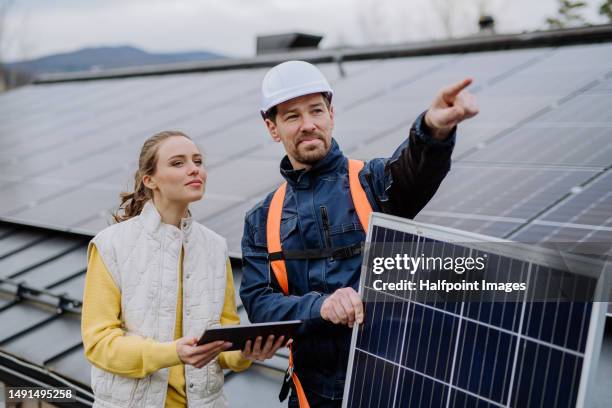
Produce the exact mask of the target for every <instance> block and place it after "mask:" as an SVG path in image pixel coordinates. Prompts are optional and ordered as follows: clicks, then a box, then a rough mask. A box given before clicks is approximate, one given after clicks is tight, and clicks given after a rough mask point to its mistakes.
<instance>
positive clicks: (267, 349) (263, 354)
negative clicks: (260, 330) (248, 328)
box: [241, 335, 291, 361]
mask: <svg viewBox="0 0 612 408" xmlns="http://www.w3.org/2000/svg"><path fill="white" fill-rule="evenodd" d="M284 340H285V336H280V337H279V338H278V339H277V340H276V342H274V336H273V335H269V336H268V340H266V344H264V346H263V347H261V341H262V339H261V336H259V337H257V338H256V339H255V344H254V345H253V347H252V348H251V340H247V342H246V344H245V345H244V350H242V351H241V353H242V357H244V358H246V359H249V360H251V361H255V360H257V361H264V360H267V359H269V358H272V356H273V355H274V353H276V350H278V349H279V348H280V347H282V345H283V341H284ZM290 341H291V340H290Z"/></svg>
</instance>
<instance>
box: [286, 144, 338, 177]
mask: <svg viewBox="0 0 612 408" xmlns="http://www.w3.org/2000/svg"><path fill="white" fill-rule="evenodd" d="M343 163H344V154H343V153H342V151H341V150H340V146H338V143H337V142H336V139H333V138H332V141H331V147H330V149H329V151H328V152H327V154H326V155H325V157H324V158H322V159H321V160H319V161H318V162H317V163H315V165H314V166H312V167H311V168H310V169H308V170H305V169H300V170H294V169H293V166H292V165H291V161H289V157H288V156H285V157H283V160H281V164H280V172H281V175H282V176H283V177H284V178H285V180H287V183H289V185H291V186H293V187H294V188H308V187H310V184H311V182H312V181H313V180H314V179H316V178H317V177H320V176H323V175H325V174H329V173H335V172H337V171H338V168H339V167H340V166H341V165H342V164H343Z"/></svg>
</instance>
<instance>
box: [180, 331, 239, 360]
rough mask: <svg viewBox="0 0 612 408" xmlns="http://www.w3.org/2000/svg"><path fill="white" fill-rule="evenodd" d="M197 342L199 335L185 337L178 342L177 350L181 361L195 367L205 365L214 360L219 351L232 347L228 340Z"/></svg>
mask: <svg viewBox="0 0 612 408" xmlns="http://www.w3.org/2000/svg"><path fill="white" fill-rule="evenodd" d="M197 344H198V339H197V337H183V338H181V339H179V340H178V341H177V342H176V351H177V352H178V355H179V358H180V359H181V361H182V362H183V363H185V364H189V365H192V366H194V367H195V368H202V367H204V366H205V365H206V364H208V363H210V362H211V361H212V360H214V359H215V357H217V356H218V355H219V353H221V352H223V351H225V350H227V349H228V348H230V347H232V343H229V342H227V341H213V342H212V343H206V344H202V345H201V346H198V345H197Z"/></svg>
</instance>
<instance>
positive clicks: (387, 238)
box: [344, 217, 603, 407]
mask: <svg viewBox="0 0 612 408" xmlns="http://www.w3.org/2000/svg"><path fill="white" fill-rule="evenodd" d="M391 218H392V219H393V221H388V222H386V223H382V225H380V224H377V218H376V217H374V218H373V219H372V225H373V226H372V227H371V232H370V234H369V240H370V242H371V243H373V245H372V246H371V247H370V248H369V252H367V257H366V260H365V261H364V269H363V272H362V282H361V293H362V296H363V299H364V307H365V314H366V321H365V323H364V325H362V326H361V327H359V328H355V329H354V332H353V345H352V351H351V353H352V357H351V362H350V363H349V376H350V381H349V382H348V383H347V388H346V390H345V402H344V404H345V405H344V406H345V407H372V406H381V407H383V406H384V407H405V406H406V407H407V406H418V407H481V406H482V407H523V406H525V407H527V406H528V407H532V406H541V407H548V406H555V407H573V406H575V404H576V402H577V399H578V398H579V397H578V394H579V387H580V384H581V377H582V376H583V375H588V373H585V372H584V371H583V367H584V366H583V363H584V362H585V359H586V358H587V356H589V355H588V354H587V353H588V350H587V348H588V342H589V336H592V335H593V334H592V332H593V328H592V327H591V323H592V322H593V321H594V320H593V310H594V309H593V308H592V306H591V304H590V303H585V302H575V301H572V302H568V301H548V302H533V301H529V300H530V299H531V298H530V296H532V294H531V292H529V291H528V292H527V295H524V294H523V295H519V298H518V299H515V298H509V297H508V295H507V294H505V293H502V294H501V295H495V296H494V297H493V299H494V300H496V302H490V301H486V300H482V301H478V300H477V298H476V299H474V298H472V299H470V301H465V302H457V301H450V300H449V301H445V300H444V296H440V295H439V294H436V293H433V294H432V295H431V296H430V295H429V294H428V295H426V296H424V297H422V298H421V297H419V298H417V297H416V295H414V293H412V292H411V291H408V290H405V291H389V290H376V289H375V288H374V287H373V281H374V280H375V279H379V275H376V274H374V273H372V270H371V268H372V263H371V262H372V259H374V258H375V257H386V256H390V254H409V255H410V256H417V257H418V256H435V255H439V256H442V257H444V256H452V257H458V256H467V255H470V254H471V255H473V256H475V255H478V254H483V252H478V251H480V250H478V249H470V248H469V245H466V244H450V243H441V245H438V246H432V245H430V244H432V243H434V242H439V241H438V240H437V239H436V240H432V239H431V238H426V237H425V236H416V235H413V234H412V233H407V232H405V231H406V229H401V227H398V228H399V229H395V228H393V227H391V226H389V225H390V224H393V223H396V224H398V225H399V224H406V223H408V221H405V220H401V219H396V218H394V217H387V219H391ZM418 228H422V227H418ZM421 234H422V233H421ZM383 243H385V245H383ZM431 248H436V250H435V251H434V250H433V249H431ZM487 255H488V256H489V258H488V264H487V265H489V266H491V267H490V268H489V267H488V268H487V269H486V270H485V272H484V275H483V278H484V279H486V280H487V281H490V280H492V281H500V282H501V281H504V279H507V278H508V277H509V276H512V275H509V273H513V274H514V275H515V276H516V277H518V278H520V279H522V280H525V281H527V282H532V281H534V279H535V278H534V277H536V276H537V277H538V279H539V281H538V285H539V286H535V285H534V284H533V282H532V285H530V286H529V287H530V288H531V287H532V286H533V288H534V289H533V291H534V292H538V291H539V290H541V289H542V287H541V285H542V282H540V281H542V279H543V280H544V282H546V284H547V285H546V286H545V287H544V289H546V290H548V291H549V293H553V292H552V290H553V285H552V284H550V282H553V281H554V282H558V281H559V279H557V280H554V279H552V278H551V277H557V278H558V276H559V274H560V271H558V270H555V269H553V267H552V266H549V265H548V264H542V265H540V264H533V263H530V262H529V261H527V260H521V259H519V258H513V257H512V256H509V255H502V254H501V253H499V254H497V253H488V254H487ZM525 259H530V258H525ZM534 259H535V258H534ZM546 262H551V261H546ZM551 265H552V264H551ZM428 273H429V274H430V275H428V279H429V278H430V277H431V279H435V278H434V277H433V276H435V275H432V273H433V272H432V271H428ZM384 276H385V279H384V280H385V281H387V282H397V281H398V280H399V279H401V278H405V279H409V280H410V279H411V277H410V276H409V275H408V274H407V273H406V272H405V271H397V270H394V269H388V270H386V271H385V275H384ZM563 278H564V279H565V281H563V280H562V281H561V282H562V283H563V284H566V285H567V287H569V288H571V287H574V286H580V285H582V286H584V285H587V286H588V285H589V284H592V285H594V282H595V280H594V279H593V278H590V277H580V276H573V275H572V276H569V275H568V276H565V275H563ZM571 279H574V281H571ZM576 283H578V284H579V285H576ZM530 290H531V289H530ZM588 293H590V294H592V293H593V292H592V290H591V291H590V292H588ZM568 296H571V294H568ZM532 297H533V296H532ZM483 299H484V298H483ZM504 299H506V300H508V299H510V300H511V301H506V302H503V300H504ZM597 310H598V312H597V313H601V310H603V309H601V308H598V309H597ZM371 378H374V379H375V381H374V383H375V385H372V384H370V383H371V380H370V379H371ZM389 381H390V382H391V383H388V382H389ZM383 389H384V393H383V392H382V391H381V390H383ZM381 398H382V399H384V402H383V403H380V400H381Z"/></svg>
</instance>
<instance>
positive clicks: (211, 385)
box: [206, 359, 223, 395]
mask: <svg viewBox="0 0 612 408" xmlns="http://www.w3.org/2000/svg"><path fill="white" fill-rule="evenodd" d="M207 369H208V375H207V379H206V382H207V384H206V392H207V393H208V394H209V395H210V394H216V393H217V392H219V391H221V388H223V370H221V366H220V365H219V362H218V361H217V360H216V359H215V360H214V361H213V362H211V363H210V364H209V365H208V367H207Z"/></svg>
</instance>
